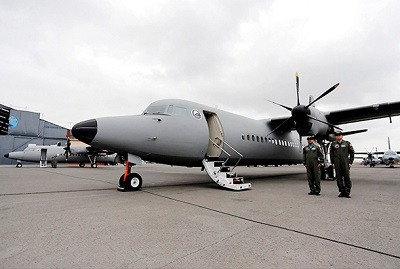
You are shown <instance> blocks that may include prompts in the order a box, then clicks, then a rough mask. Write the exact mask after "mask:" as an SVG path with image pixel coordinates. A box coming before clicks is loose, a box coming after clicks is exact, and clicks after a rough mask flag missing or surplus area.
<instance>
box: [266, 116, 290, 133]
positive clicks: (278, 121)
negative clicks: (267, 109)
mask: <svg viewBox="0 0 400 269" xmlns="http://www.w3.org/2000/svg"><path fill="white" fill-rule="evenodd" d="M269 123H270V125H271V128H272V129H275V128H276V127H278V126H280V125H282V126H280V127H279V128H280V129H281V130H295V129H296V125H295V124H294V121H293V118H291V117H290V116H288V117H280V118H273V119H271V120H270V121H269Z"/></svg>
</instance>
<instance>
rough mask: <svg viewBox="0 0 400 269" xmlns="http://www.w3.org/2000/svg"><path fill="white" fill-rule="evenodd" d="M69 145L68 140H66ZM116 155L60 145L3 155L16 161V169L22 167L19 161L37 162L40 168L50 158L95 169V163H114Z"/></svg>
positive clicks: (26, 149)
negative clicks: (87, 164) (87, 163)
mask: <svg viewBox="0 0 400 269" xmlns="http://www.w3.org/2000/svg"><path fill="white" fill-rule="evenodd" d="M68 143H69V140H68ZM116 155H117V154H116V153H112V154H110V153H108V152H107V151H104V150H100V151H99V150H97V149H92V147H88V146H70V144H67V146H66V147H62V146H61V144H57V145H50V146H38V145H35V144H29V145H28V147H26V148H25V149H24V150H23V151H15V152H10V153H7V154H5V155H4V157H6V158H9V159H14V160H17V167H18V168H20V167H22V163H21V161H27V162H39V164H40V166H41V167H45V166H47V162H48V161H50V160H51V158H52V157H54V156H55V157H56V158H57V162H61V163H65V162H68V163H79V166H80V167H84V166H85V162H87V161H90V163H91V167H97V163H98V162H101V163H114V162H115V158H116Z"/></svg>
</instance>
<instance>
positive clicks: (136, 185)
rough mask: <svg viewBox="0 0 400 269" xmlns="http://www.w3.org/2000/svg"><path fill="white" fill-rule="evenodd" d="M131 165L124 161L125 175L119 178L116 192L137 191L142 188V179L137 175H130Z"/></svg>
mask: <svg viewBox="0 0 400 269" xmlns="http://www.w3.org/2000/svg"><path fill="white" fill-rule="evenodd" d="M133 165H134V164H132V163H129V161H128V160H126V167H125V173H124V174H122V176H121V177H120V178H119V186H118V188H117V190H118V191H138V190H140V188H141V187H142V182H143V180H142V177H141V176H140V175H139V174H137V173H131V168H132V166H133Z"/></svg>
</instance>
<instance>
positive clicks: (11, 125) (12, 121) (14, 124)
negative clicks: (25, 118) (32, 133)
mask: <svg viewBox="0 0 400 269" xmlns="http://www.w3.org/2000/svg"><path fill="white" fill-rule="evenodd" d="M17 125H18V119H17V118H16V117H15V116H10V118H9V119H8V128H9V129H12V128H15V127H17Z"/></svg>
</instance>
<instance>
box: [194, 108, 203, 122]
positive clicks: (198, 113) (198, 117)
mask: <svg viewBox="0 0 400 269" xmlns="http://www.w3.org/2000/svg"><path fill="white" fill-rule="evenodd" d="M192 115H193V117H195V118H196V119H198V120H199V119H201V113H200V112H199V111H198V110H196V109H193V110H192Z"/></svg>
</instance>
